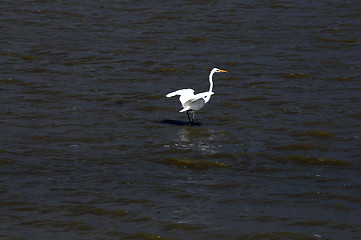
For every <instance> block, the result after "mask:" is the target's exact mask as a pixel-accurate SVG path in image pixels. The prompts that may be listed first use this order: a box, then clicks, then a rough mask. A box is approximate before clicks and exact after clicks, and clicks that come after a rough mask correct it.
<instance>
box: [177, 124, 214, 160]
mask: <svg viewBox="0 0 361 240" xmlns="http://www.w3.org/2000/svg"><path fill="white" fill-rule="evenodd" d="M177 133H178V136H179V138H178V139H177V141H176V143H175V147H176V148H179V149H189V150H200V151H201V152H202V153H207V154H212V153H215V152H216V147H217V146H216V145H215V144H214V140H215V138H216V135H215V134H209V133H204V132H203V131H194V130H193V129H192V128H188V127H184V128H181V129H179V130H178V132H177Z"/></svg>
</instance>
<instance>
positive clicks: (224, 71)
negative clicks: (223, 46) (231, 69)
mask: <svg viewBox="0 0 361 240" xmlns="http://www.w3.org/2000/svg"><path fill="white" fill-rule="evenodd" d="M218 71H220V72H224V73H226V72H228V71H226V70H221V69H219V70H218Z"/></svg>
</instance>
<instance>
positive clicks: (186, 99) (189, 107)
mask: <svg viewBox="0 0 361 240" xmlns="http://www.w3.org/2000/svg"><path fill="white" fill-rule="evenodd" d="M216 72H222V73H226V72H227V71H225V70H221V69H218V68H213V69H212V71H211V72H210V73H209V90H208V92H203V93H198V94H196V95H194V90H193V89H190V88H187V89H180V90H177V91H174V92H171V93H168V94H167V95H166V97H168V98H169V97H174V96H178V95H179V96H180V97H179V101H180V102H181V104H182V107H183V109H181V110H180V111H179V112H187V117H188V124H189V126H192V124H193V119H194V116H195V114H196V111H198V110H199V109H201V108H202V107H203V106H204V105H205V104H206V103H207V102H209V100H210V99H211V96H212V95H213V94H214V92H212V90H213V74H214V73H216Z"/></svg>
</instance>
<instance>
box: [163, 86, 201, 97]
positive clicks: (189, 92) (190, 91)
mask: <svg viewBox="0 0 361 240" xmlns="http://www.w3.org/2000/svg"><path fill="white" fill-rule="evenodd" d="M177 95H189V96H190V95H191V96H193V95H194V90H193V89H190V88H188V89H180V90H177V91H174V92H171V93H168V94H167V95H165V96H166V97H174V96H177Z"/></svg>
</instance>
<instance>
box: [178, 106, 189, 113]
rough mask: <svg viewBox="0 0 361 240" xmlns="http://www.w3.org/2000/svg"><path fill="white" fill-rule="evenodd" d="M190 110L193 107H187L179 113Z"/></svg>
mask: <svg viewBox="0 0 361 240" xmlns="http://www.w3.org/2000/svg"><path fill="white" fill-rule="evenodd" d="M188 110H191V106H187V107H185V108H183V109H182V110H180V111H179V112H185V111H188Z"/></svg>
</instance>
